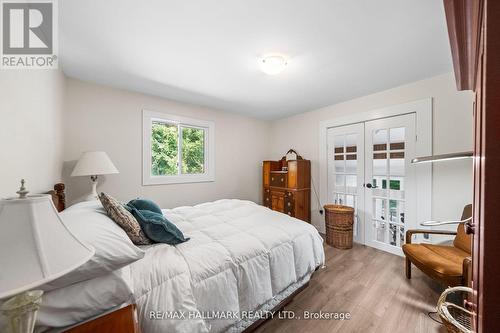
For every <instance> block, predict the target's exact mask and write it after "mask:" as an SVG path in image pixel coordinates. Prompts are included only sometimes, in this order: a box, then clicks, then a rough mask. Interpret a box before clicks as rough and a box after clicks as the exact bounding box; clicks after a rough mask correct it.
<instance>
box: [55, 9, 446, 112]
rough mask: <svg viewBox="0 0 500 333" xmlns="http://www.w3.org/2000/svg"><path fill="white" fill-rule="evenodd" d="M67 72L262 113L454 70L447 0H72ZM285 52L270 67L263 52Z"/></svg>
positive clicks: (65, 46)
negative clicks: (283, 65) (282, 63)
mask: <svg viewBox="0 0 500 333" xmlns="http://www.w3.org/2000/svg"><path fill="white" fill-rule="evenodd" d="M59 4H60V7H59V10H60V14H61V15H60V16H61V23H60V24H61V35H60V38H61V43H60V44H61V55H60V59H61V62H62V67H63V70H64V72H65V73H66V74H67V75H68V76H70V77H75V78H79V79H82V80H87V81H93V82H98V83H103V84H107V85H111V86H116V87H120V88H126V89H130V90H134V91H139V92H143V93H147V94H153V95H157V96H162V97H166V98H169V99H173V100H178V101H184V102H188V103H193V104H199V105H204V106H208V107H212V108H216V109H222V110H227V111H231V112H238V113H242V114H246V115H249V116H255V117H259V118H265V119H276V118H279V117H283V116H287V115H291V114H295V113H300V112H304V111H309V110H312V109H316V108H319V107H322V106H326V105H329V104H334V103H338V102H341V101H345V100H348V99H352V98H355V97H359V96H363V95H366V94H369V93H373V92H377V91H382V90H384V89H388V88H391V87H395V86H398V85H401V84H404V83H408V82H412V81H416V80H419V79H423V78H427V77H431V76H434V75H437V74H441V73H445V72H450V71H451V70H452V65H451V55H450V49H449V43H448V37H447V30H446V23H445V17H444V10H443V2H442V1H441V0H198V1H196V0H147V1H145V0H141V1H137V0H105V1H103V0H64V1H60V2H59ZM272 52H279V53H282V54H285V55H287V56H288V57H289V61H288V66H287V69H286V70H285V71H284V72H283V73H281V74H279V75H277V76H268V75H265V74H264V73H262V72H261V71H260V69H259V65H258V59H259V57H260V56H262V55H263V54H266V53H272Z"/></svg>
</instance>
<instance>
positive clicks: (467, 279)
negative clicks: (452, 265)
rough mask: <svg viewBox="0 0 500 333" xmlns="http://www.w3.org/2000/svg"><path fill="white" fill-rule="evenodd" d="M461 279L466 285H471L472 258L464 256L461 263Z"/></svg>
mask: <svg viewBox="0 0 500 333" xmlns="http://www.w3.org/2000/svg"><path fill="white" fill-rule="evenodd" d="M462 279H463V281H462V282H463V284H464V286H466V287H471V281H472V258H471V257H466V258H465V259H464V261H463V263H462Z"/></svg>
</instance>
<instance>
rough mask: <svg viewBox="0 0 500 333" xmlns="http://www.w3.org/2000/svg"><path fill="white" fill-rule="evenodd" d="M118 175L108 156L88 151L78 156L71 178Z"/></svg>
mask: <svg viewBox="0 0 500 333" xmlns="http://www.w3.org/2000/svg"><path fill="white" fill-rule="evenodd" d="M112 173H118V170H117V169H116V167H115V166H114V164H113V162H111V160H110V159H109V156H108V154H106V153H105V152H103V151H88V152H85V153H83V154H82V156H80V159H79V160H78V162H77V163H76V165H75V168H74V169H73V172H72V173H71V176H72V177H74V176H97V175H109V174H112Z"/></svg>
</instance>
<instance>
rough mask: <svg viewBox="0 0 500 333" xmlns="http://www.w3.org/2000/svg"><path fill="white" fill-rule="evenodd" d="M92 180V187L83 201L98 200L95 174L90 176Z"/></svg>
mask: <svg viewBox="0 0 500 333" xmlns="http://www.w3.org/2000/svg"><path fill="white" fill-rule="evenodd" d="M90 179H91V180H92V189H91V190H90V193H89V194H88V195H87V196H86V197H85V198H84V199H83V200H84V201H94V200H99V195H98V194H97V176H90Z"/></svg>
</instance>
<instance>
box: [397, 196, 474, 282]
mask: <svg viewBox="0 0 500 333" xmlns="http://www.w3.org/2000/svg"><path fill="white" fill-rule="evenodd" d="M471 216H472V205H467V206H465V207H464V210H463V213H462V220H465V219H467V218H470V217H471ZM464 224H465V223H460V224H458V227H457V231H445V230H422V229H417V230H408V231H407V232H406V244H404V245H403V252H404V254H405V256H406V277H407V278H408V279H411V264H414V265H415V266H417V267H418V268H419V269H420V270H421V271H422V272H424V273H425V274H427V275H428V276H430V277H431V278H433V279H435V280H438V281H440V282H442V283H444V284H446V285H448V286H460V285H462V286H467V285H469V282H470V275H471V263H472V260H471V241H472V240H471V236H470V235H467V234H466V233H465V225H464ZM423 233H426V234H434V235H456V236H455V239H454V241H453V245H434V244H413V243H412V236H413V235H414V234H423Z"/></svg>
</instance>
